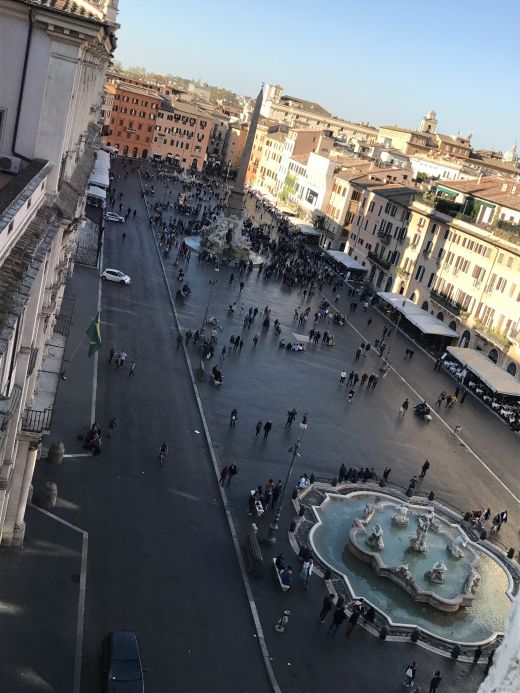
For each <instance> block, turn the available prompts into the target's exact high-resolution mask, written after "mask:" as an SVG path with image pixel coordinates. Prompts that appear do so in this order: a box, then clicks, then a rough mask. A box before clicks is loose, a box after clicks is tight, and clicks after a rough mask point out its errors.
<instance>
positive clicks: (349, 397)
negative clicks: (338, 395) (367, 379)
mask: <svg viewBox="0 0 520 693" xmlns="http://www.w3.org/2000/svg"><path fill="white" fill-rule="evenodd" d="M355 394H356V391H355V390H354V388H350V390H349V391H348V402H349V404H350V402H352V400H353V399H354V395H355Z"/></svg>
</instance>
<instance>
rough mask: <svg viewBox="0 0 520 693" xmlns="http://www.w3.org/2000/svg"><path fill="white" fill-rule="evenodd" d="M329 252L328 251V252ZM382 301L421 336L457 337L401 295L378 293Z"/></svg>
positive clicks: (456, 334) (385, 292)
mask: <svg viewBox="0 0 520 693" xmlns="http://www.w3.org/2000/svg"><path fill="white" fill-rule="evenodd" d="M329 252H330V251H329ZM377 295H378V296H379V297H380V298H382V299H383V301H386V303H389V304H390V305H391V306H392V308H395V310H398V311H399V312H400V313H401V314H402V315H403V316H404V317H405V318H406V319H407V320H408V322H411V323H412V325H414V326H415V327H417V328H418V329H419V330H420V331H421V332H422V333H423V334H433V335H439V336H442V337H458V336H459V335H458V333H457V332H455V330H452V329H451V327H448V326H447V325H445V324H444V323H443V322H442V320H438V319H437V318H434V317H433V315H430V313H428V311H427V310H423V309H422V308H419V306H418V305H417V304H416V303H414V302H413V301H410V300H409V299H408V298H404V296H402V294H396V293H392V292H390V291H379V292H378V294H377Z"/></svg>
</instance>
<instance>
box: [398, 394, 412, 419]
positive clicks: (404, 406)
mask: <svg viewBox="0 0 520 693" xmlns="http://www.w3.org/2000/svg"><path fill="white" fill-rule="evenodd" d="M409 406H410V402H409V401H408V397H407V398H406V399H405V401H404V402H403V403H402V404H401V409H399V413H400V414H402V415H403V416H404V415H405V414H406V412H407V411H408V407H409Z"/></svg>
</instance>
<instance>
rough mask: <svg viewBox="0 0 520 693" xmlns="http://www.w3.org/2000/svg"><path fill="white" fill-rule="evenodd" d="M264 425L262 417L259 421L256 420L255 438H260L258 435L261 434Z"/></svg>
mask: <svg viewBox="0 0 520 693" xmlns="http://www.w3.org/2000/svg"><path fill="white" fill-rule="evenodd" d="M262 426H263V422H262V419H258V421H257V422H256V435H255V438H258V436H259V435H260V431H261V430H262Z"/></svg>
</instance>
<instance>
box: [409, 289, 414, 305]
mask: <svg viewBox="0 0 520 693" xmlns="http://www.w3.org/2000/svg"><path fill="white" fill-rule="evenodd" d="M410 301H413V302H414V303H415V291H414V292H413V294H412V295H411V296H410Z"/></svg>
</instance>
